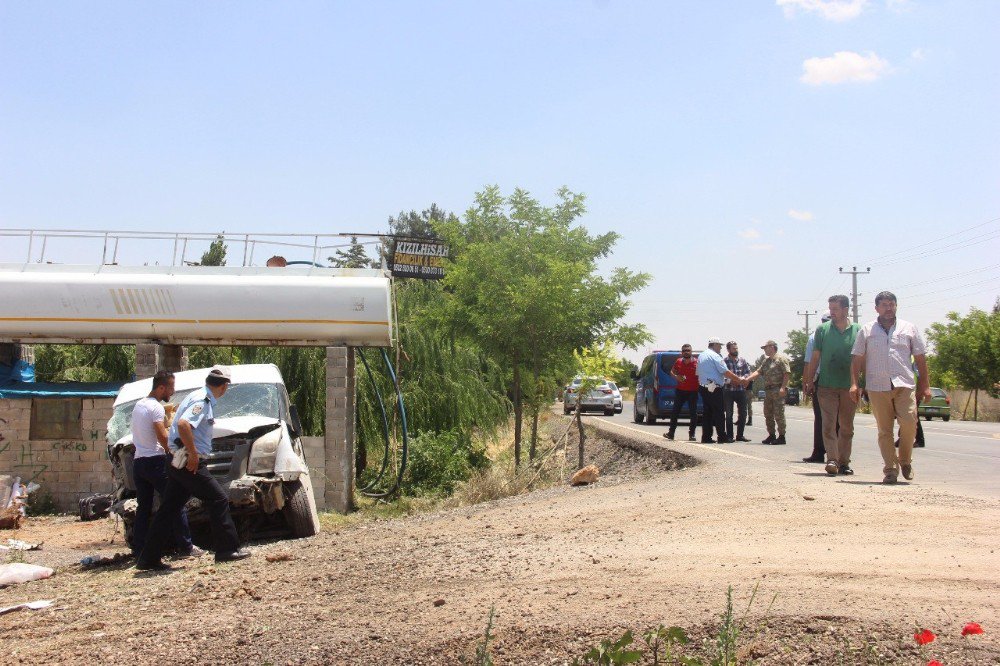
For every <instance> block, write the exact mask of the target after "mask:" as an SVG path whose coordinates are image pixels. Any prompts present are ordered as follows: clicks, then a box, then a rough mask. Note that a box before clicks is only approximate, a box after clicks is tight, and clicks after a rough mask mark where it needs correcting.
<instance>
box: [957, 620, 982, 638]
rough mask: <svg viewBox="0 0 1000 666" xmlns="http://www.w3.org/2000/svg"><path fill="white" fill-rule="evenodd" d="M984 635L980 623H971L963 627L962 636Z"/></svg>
mask: <svg viewBox="0 0 1000 666" xmlns="http://www.w3.org/2000/svg"><path fill="white" fill-rule="evenodd" d="M981 633H983V628H982V627H981V626H980V624H979V623H978V622H970V623H969V624H967V625H965V626H964V627H962V635H963V636H969V635H971V634H981Z"/></svg>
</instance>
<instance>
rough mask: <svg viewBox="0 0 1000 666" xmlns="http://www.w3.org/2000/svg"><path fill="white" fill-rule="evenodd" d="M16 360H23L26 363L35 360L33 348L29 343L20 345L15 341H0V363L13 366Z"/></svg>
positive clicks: (29, 363) (31, 362) (30, 363)
mask: <svg viewBox="0 0 1000 666" xmlns="http://www.w3.org/2000/svg"><path fill="white" fill-rule="evenodd" d="M18 361H24V362H25V363H27V364H28V365H33V364H34V362H35V349H34V348H33V347H32V346H31V345H22V344H18V343H16V342H0V363H2V364H3V365H10V366H13V365H14V364H15V363H17V362H18Z"/></svg>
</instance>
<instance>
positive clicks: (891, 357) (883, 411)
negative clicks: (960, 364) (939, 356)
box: [850, 291, 931, 483]
mask: <svg viewBox="0 0 1000 666" xmlns="http://www.w3.org/2000/svg"><path fill="white" fill-rule="evenodd" d="M875 311H876V312H877V313H878V318H877V319H875V321H872V322H869V323H867V324H865V325H864V326H862V327H861V329H860V330H859V331H858V336H857V338H856V339H855V340H854V348H853V349H852V350H851V355H852V357H853V360H852V361H851V389H850V392H851V399H852V400H854V402H857V401H858V399H859V398H860V393H861V391H860V389H859V388H858V384H859V377H860V374H861V371H862V370H864V374H865V389H866V390H867V391H868V398H869V400H871V405H872V414H873V415H874V416H875V423H876V425H877V426H878V447H879V450H880V451H881V453H882V461H883V463H884V465H885V466H884V468H883V470H882V471H883V473H884V474H885V477H884V478H883V479H882V483H896V479H897V477H898V476H899V473H900V471H902V473H903V478H904V479H906V480H907V481H910V480H912V479H913V461H912V456H913V440H914V437H915V435H916V432H917V397H918V396H919V397H920V399H921V400H929V399H930V397H931V389H930V373H929V372H928V371H927V348H926V347H925V346H924V339H923V337H921V335H920V331H918V330H917V327H916V326H914V325H913V324H911V323H910V322H908V321H903V320H902V319H896V295H895V294H893V293H892V292H890V291H883V292H880V293H879V294H878V296H876V297H875ZM911 357H912V359H913V360H912V361H911V360H910V359H911ZM913 362H916V365H917V370H918V371H919V374H918V376H917V377H916V378H914V376H913V366H912V363H913ZM897 420H898V421H899V455H898V456H897V454H896V447H895V445H894V444H893V426H894V422H895V421H897Z"/></svg>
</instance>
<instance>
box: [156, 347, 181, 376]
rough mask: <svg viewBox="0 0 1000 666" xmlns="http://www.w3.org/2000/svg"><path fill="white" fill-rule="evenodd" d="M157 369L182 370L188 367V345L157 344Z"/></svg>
mask: <svg viewBox="0 0 1000 666" xmlns="http://www.w3.org/2000/svg"><path fill="white" fill-rule="evenodd" d="M156 369H157V370H169V371H170V372H182V371H184V370H187V369H188V353H187V347H185V346H183V345H157V349H156Z"/></svg>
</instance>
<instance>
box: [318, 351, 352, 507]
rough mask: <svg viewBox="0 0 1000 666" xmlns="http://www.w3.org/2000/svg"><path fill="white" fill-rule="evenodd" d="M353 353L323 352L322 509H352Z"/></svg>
mask: <svg viewBox="0 0 1000 666" xmlns="http://www.w3.org/2000/svg"><path fill="white" fill-rule="evenodd" d="M354 389H355V381H354V349H353V348H352V347H347V346H338V347H327V348H326V443H325V452H326V456H325V457H326V465H325V472H326V489H325V492H324V497H325V499H326V507H327V508H328V509H332V510H333V511H337V512H339V513H347V512H349V511H351V510H352V509H354V398H355V395H354Z"/></svg>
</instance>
